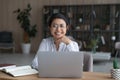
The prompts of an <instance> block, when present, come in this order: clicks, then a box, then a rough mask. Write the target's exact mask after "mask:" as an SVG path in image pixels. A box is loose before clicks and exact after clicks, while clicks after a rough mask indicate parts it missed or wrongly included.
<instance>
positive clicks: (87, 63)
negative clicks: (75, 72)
mask: <svg viewBox="0 0 120 80" xmlns="http://www.w3.org/2000/svg"><path fill="white" fill-rule="evenodd" d="M83 65H84V66H83V71H87V72H93V57H92V54H90V53H84V62H83Z"/></svg>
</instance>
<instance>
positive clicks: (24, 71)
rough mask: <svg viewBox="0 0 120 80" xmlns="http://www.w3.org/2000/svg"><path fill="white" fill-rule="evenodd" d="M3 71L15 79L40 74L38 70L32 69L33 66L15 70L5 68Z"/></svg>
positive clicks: (15, 68) (19, 67)
mask: <svg viewBox="0 0 120 80" xmlns="http://www.w3.org/2000/svg"><path fill="white" fill-rule="evenodd" d="M2 71H3V72H6V73H8V74H10V75H12V76H14V77H17V76H25V75H31V74H37V73H38V71H37V70H36V69H32V68H31V66H29V65H26V66H18V67H14V68H4V69H3V70H2Z"/></svg>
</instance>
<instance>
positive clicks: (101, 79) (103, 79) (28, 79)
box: [0, 72, 114, 80]
mask: <svg viewBox="0 0 120 80" xmlns="http://www.w3.org/2000/svg"><path fill="white" fill-rule="evenodd" d="M0 80H114V79H112V78H111V77H110V74H106V73H96V72H84V73H83V77H82V78H81V79H79V78H75V79H74V78H39V77H38V75H28V76H22V77H11V76H10V75H7V74H6V73H3V72H0Z"/></svg>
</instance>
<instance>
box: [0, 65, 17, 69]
mask: <svg viewBox="0 0 120 80" xmlns="http://www.w3.org/2000/svg"><path fill="white" fill-rule="evenodd" d="M15 67H16V65H15V64H0V70H3V69H7V68H15Z"/></svg>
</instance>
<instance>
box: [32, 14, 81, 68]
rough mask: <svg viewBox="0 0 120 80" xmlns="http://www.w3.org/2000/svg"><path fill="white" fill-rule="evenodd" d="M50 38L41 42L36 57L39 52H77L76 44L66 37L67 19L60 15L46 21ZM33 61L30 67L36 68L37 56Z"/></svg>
mask: <svg viewBox="0 0 120 80" xmlns="http://www.w3.org/2000/svg"><path fill="white" fill-rule="evenodd" d="M48 27H49V30H50V33H51V37H48V38H45V39H43V40H42V42H41V44H40V46H39V49H38V52H37V55H38V53H39V52H40V51H52V52H54V51H65V52H69V51H79V47H78V44H77V42H75V41H73V40H71V39H70V38H69V37H68V36H66V33H67V30H68V28H69V23H68V20H67V18H66V17H65V16H64V15H63V14H60V13H56V14H53V15H52V16H51V17H50V18H49V21H48ZM37 55H36V57H35V58H34V60H33V64H32V66H33V67H34V68H38V61H37V57H38V56H37Z"/></svg>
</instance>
